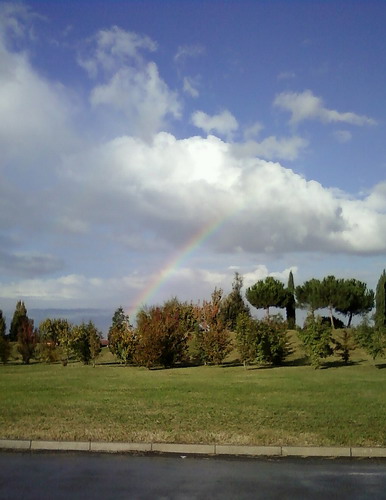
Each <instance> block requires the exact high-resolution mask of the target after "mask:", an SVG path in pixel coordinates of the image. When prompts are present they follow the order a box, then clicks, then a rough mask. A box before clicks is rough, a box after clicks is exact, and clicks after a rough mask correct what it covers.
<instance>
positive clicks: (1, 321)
mask: <svg viewBox="0 0 386 500" xmlns="http://www.w3.org/2000/svg"><path fill="white" fill-rule="evenodd" d="M6 330H7V327H6V324H5V318H4V316H3V311H2V310H1V309H0V337H5V332H6Z"/></svg>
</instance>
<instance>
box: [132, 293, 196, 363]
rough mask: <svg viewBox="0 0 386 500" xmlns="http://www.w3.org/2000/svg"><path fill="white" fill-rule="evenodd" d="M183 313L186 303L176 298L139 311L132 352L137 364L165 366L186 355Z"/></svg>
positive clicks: (186, 346) (179, 360) (186, 335)
mask: <svg viewBox="0 0 386 500" xmlns="http://www.w3.org/2000/svg"><path fill="white" fill-rule="evenodd" d="M185 313H186V311H185V305H184V304H181V303H180V302H178V301H177V300H176V299H173V300H171V301H168V302H165V304H164V305H163V306H154V307H151V308H149V309H142V310H141V311H139V313H138V314H137V335H138V345H137V349H136V351H135V355H134V357H135V361H136V362H137V363H138V364H139V365H142V366H146V367H147V368H151V367H153V366H156V365H161V366H163V367H165V368H168V367H172V366H174V365H176V364H177V363H180V362H182V361H185V360H186V359H187V351H188V339H189V332H188V331H187V330H186V328H187V323H186V317H185Z"/></svg>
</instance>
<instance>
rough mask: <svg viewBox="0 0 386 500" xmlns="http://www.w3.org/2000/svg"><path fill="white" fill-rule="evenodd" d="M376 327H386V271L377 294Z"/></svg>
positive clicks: (379, 283)
mask: <svg viewBox="0 0 386 500" xmlns="http://www.w3.org/2000/svg"><path fill="white" fill-rule="evenodd" d="M375 326H376V327H377V328H383V327H384V326H386V271H385V270H383V273H382V274H381V276H380V278H379V280H378V284H377V289H376V292H375Z"/></svg>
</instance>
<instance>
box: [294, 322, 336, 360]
mask: <svg viewBox="0 0 386 500" xmlns="http://www.w3.org/2000/svg"><path fill="white" fill-rule="evenodd" d="M298 333H299V338H300V340H301V341H302V343H303V347H304V350H305V352H306V354H307V356H308V358H309V359H310V362H311V364H312V365H313V366H314V367H315V368H319V367H320V365H321V360H322V359H323V358H326V357H328V356H330V355H331V354H332V352H333V351H332V348H331V342H332V329H331V326H328V325H326V324H324V323H323V321H322V318H321V317H320V316H317V317H316V318H315V317H314V315H313V314H310V315H308V316H307V318H306V321H305V322H304V327H303V328H302V329H299V331H298Z"/></svg>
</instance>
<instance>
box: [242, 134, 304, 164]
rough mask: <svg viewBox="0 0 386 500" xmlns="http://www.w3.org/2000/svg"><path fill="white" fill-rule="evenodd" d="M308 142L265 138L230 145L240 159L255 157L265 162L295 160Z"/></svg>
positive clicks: (294, 138)
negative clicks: (265, 160) (263, 159)
mask: <svg viewBox="0 0 386 500" xmlns="http://www.w3.org/2000/svg"><path fill="white" fill-rule="evenodd" d="M307 146H308V141H307V140H306V139H303V138H302V137H299V136H293V137H289V138H287V137H284V138H279V139H278V138H277V137H274V136H270V137H266V138H265V139H263V140H262V141H261V142H257V141H253V140H249V141H246V142H243V143H234V144H232V150H233V152H234V153H235V154H236V155H237V156H240V157H250V156H257V157H259V158H265V159H267V160H296V159H297V158H298V156H299V154H300V153H301V151H303V150H304V149H305V148H306V147H307Z"/></svg>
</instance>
